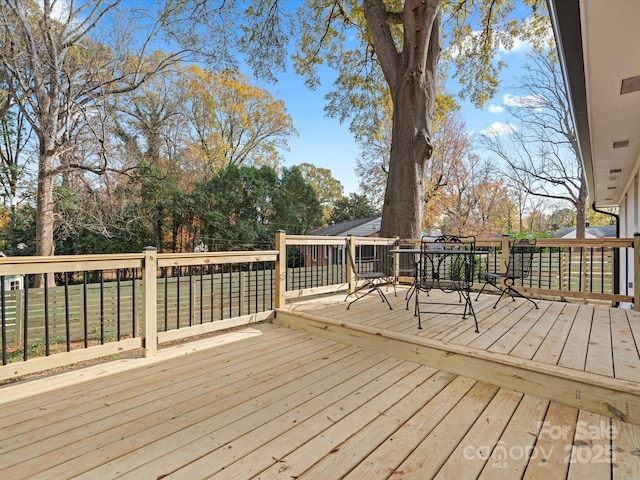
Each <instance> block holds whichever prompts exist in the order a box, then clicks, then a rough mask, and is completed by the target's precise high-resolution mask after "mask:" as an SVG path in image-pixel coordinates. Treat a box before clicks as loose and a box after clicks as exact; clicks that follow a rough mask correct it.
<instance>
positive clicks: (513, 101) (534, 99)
mask: <svg viewBox="0 0 640 480" xmlns="http://www.w3.org/2000/svg"><path fill="white" fill-rule="evenodd" d="M502 103H503V104H504V105H506V106H507V107H520V108H542V107H543V106H544V100H543V99H542V97H539V96H536V95H523V96H514V95H511V94H509V93H507V94H505V95H503V96H502Z"/></svg>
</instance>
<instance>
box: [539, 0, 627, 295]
mask: <svg viewBox="0 0 640 480" xmlns="http://www.w3.org/2000/svg"><path fill="white" fill-rule="evenodd" d="M547 4H548V6H549V13H550V16H551V22H552V25H553V29H554V34H555V37H556V43H557V45H558V54H559V57H560V63H561V66H562V71H563V74H564V78H565V84H566V86H567V92H568V96H569V100H570V105H571V110H572V116H573V120H574V124H575V127H576V134H577V137H578V145H579V149H580V157H581V160H582V164H583V166H584V173H585V177H586V180H587V185H588V189H589V198H590V199H591V202H592V203H593V206H594V207H595V208H596V209H601V208H611V207H613V208H616V209H617V210H618V215H616V219H617V222H618V231H617V236H619V237H632V236H633V235H634V234H635V233H636V232H639V231H640V174H639V172H638V170H639V168H640V115H639V114H638V112H640V55H638V45H640V28H638V25H640V4H639V2H637V1H629V0H607V1H606V2H605V1H602V0H547ZM628 257H631V258H628V260H627V261H626V264H622V265H620V267H621V272H620V273H621V275H620V277H621V278H625V277H626V278H633V257H632V256H628ZM621 282H622V281H621ZM620 286H621V287H622V283H621V284H620ZM631 290H633V289H631ZM629 293H630V294H632V293H633V292H632V291H630V292H629Z"/></svg>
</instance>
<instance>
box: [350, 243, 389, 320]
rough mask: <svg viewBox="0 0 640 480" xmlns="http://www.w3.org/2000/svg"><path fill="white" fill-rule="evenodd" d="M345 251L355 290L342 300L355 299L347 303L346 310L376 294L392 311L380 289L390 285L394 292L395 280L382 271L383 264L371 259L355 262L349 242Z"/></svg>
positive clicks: (376, 259) (378, 260)
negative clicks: (352, 297) (371, 294)
mask: <svg viewBox="0 0 640 480" xmlns="http://www.w3.org/2000/svg"><path fill="white" fill-rule="evenodd" d="M346 250H347V258H348V259H349V263H350V265H351V269H352V271H353V276H354V282H355V290H354V291H353V292H351V293H349V294H348V295H347V296H346V297H345V299H344V301H345V302H346V301H347V300H348V299H349V297H350V296H352V295H353V296H355V298H354V299H353V300H351V302H349V305H347V310H349V308H350V307H351V305H352V304H353V303H355V302H357V301H358V300H360V299H361V298H364V297H366V296H367V295H369V294H370V293H373V292H376V293H377V294H378V295H379V296H380V298H381V299H382V301H383V302H386V304H387V305H388V306H389V310H393V307H392V306H391V304H390V303H389V300H387V297H386V296H385V294H384V292H383V291H382V289H381V288H380V287H382V286H385V285H386V286H387V287H388V286H389V285H390V284H391V285H393V288H394V291H395V288H396V287H395V283H394V280H395V279H394V277H393V276H392V274H391V273H389V272H385V271H384V270H385V268H384V267H385V265H384V262H382V260H381V259H379V258H373V257H372V258H363V257H359V258H358V259H357V261H356V259H355V258H353V254H352V253H351V249H350V248H349V241H347V244H346ZM365 290H366V291H365ZM363 292H364V293H363ZM396 295H397V293H396Z"/></svg>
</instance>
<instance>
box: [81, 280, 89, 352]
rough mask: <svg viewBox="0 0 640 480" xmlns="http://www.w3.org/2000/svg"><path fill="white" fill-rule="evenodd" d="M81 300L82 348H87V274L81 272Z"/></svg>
mask: <svg viewBox="0 0 640 480" xmlns="http://www.w3.org/2000/svg"><path fill="white" fill-rule="evenodd" d="M82 298H83V304H84V305H83V319H82V325H83V328H84V348H87V347H88V346H89V339H88V335H89V312H88V307H87V272H86V270H85V271H84V272H82Z"/></svg>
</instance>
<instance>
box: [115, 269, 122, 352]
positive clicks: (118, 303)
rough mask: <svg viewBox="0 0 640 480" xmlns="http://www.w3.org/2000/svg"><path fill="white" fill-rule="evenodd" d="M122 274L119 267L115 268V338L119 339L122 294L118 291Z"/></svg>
mask: <svg viewBox="0 0 640 480" xmlns="http://www.w3.org/2000/svg"><path fill="white" fill-rule="evenodd" d="M121 274H122V270H121V269H119V268H118V269H117V270H116V338H117V340H118V341H120V338H122V327H121V323H122V295H121V293H120V286H121V284H120V275H121Z"/></svg>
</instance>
